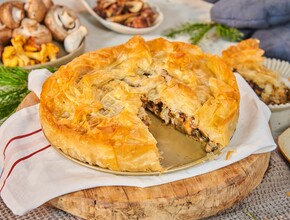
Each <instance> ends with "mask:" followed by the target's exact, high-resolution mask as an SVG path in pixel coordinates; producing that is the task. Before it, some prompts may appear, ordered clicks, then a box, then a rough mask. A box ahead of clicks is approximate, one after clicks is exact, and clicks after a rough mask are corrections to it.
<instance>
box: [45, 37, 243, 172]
mask: <svg viewBox="0 0 290 220" xmlns="http://www.w3.org/2000/svg"><path fill="white" fill-rule="evenodd" d="M149 101H150V103H154V104H155V107H156V106H159V105H157V104H158V103H159V104H160V103H162V105H161V107H160V109H159V110H158V115H159V117H161V118H162V119H163V120H164V121H166V120H167V119H168V118H169V119H168V120H169V124H174V120H177V119H178V118H179V125H180V124H181V130H182V131H183V132H184V133H187V134H188V135H191V136H194V137H196V138H199V139H204V140H205V142H206V143H208V144H213V145H214V147H217V148H219V149H222V148H223V147H225V146H227V144H228V142H229V140H230V138H231V137H232V135H233V133H234V130H235V128H236V125H237V120H238V116H239V101H240V95H239V91H238V87H237V83H236V79H235V77H234V74H233V73H232V72H231V71H230V69H229V68H228V66H227V65H226V64H225V63H224V62H223V61H222V60H221V59H220V58H218V57H217V56H212V55H209V54H204V53H203V52H202V51H201V49H200V48H198V47H197V46H194V45H190V44H186V43H181V42H169V41H167V40H165V39H162V38H158V39H154V40H151V41H147V42H146V41H145V40H144V39H143V38H142V37H140V36H135V37H133V38H131V39H130V40H129V41H128V42H127V43H125V44H122V45H119V46H115V47H109V48H104V49H100V50H97V51H94V52H89V53H86V54H83V55H82V56H80V57H78V58H76V59H74V60H73V61H72V62H70V63H68V64H67V65H65V66H62V67H60V69H59V70H58V71H57V72H56V73H54V74H53V75H52V76H50V77H49V78H48V79H47V80H46V81H45V83H44V85H43V89H42V93H41V97H40V120H41V124H42V128H43V132H44V134H45V135H46V137H47V139H48V140H49V141H50V143H51V144H52V145H53V146H55V147H57V148H59V149H61V150H62V151H63V152H64V153H65V154H67V155H69V156H71V157H73V158H76V159H77V160H80V161H83V162H86V163H89V164H92V165H98V166H100V167H103V168H108V169H111V170H118V171H162V170H163V167H162V166H161V165H160V155H159V152H158V149H157V147H156V143H157V142H156V140H155V138H154V137H153V136H152V134H151V133H150V132H149V130H148V127H147V126H146V123H144V122H146V121H147V122H148V118H147V117H146V112H145V110H144V107H146V105H147V104H148V103H149ZM172 115H174V117H173V116H172ZM171 120H172V121H171ZM180 121H181V122H180ZM167 123H168V122H167ZM194 131H195V132H196V131H198V132H199V134H201V135H197V136H195V135H193V133H194ZM180 147H181V148H182V146H180Z"/></svg>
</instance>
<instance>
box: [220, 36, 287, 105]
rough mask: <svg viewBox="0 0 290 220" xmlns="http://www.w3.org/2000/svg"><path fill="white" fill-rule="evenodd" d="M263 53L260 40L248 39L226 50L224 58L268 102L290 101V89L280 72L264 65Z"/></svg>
mask: <svg viewBox="0 0 290 220" xmlns="http://www.w3.org/2000/svg"><path fill="white" fill-rule="evenodd" d="M263 54H264V51H263V50H262V49H260V48H259V41H258V40H256V39H247V40H244V41H241V42H240V43H238V44H237V45H236V46H231V47H229V48H228V49H226V50H224V51H223V52H222V58H223V60H224V61H225V62H226V63H228V65H230V66H231V67H232V69H233V70H234V71H237V72H238V73H239V74H241V75H242V77H243V78H244V79H245V80H246V81H247V82H248V83H249V85H250V86H251V87H252V89H253V90H254V91H255V92H256V94H257V95H258V96H259V97H260V98H261V100H262V101H263V102H265V103H266V104H285V103H288V102H290V89H289V88H288V87H287V86H286V85H285V83H284V82H283V79H282V77H281V75H280V74H279V73H277V72H274V71H272V70H271V69H268V68H266V67H265V66H264V65H263V62H264V59H265V58H264V57H263Z"/></svg>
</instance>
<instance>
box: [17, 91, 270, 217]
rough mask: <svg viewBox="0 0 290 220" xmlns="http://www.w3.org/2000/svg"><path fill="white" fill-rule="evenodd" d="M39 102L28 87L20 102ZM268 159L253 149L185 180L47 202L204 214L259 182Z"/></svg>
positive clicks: (79, 211) (67, 207)
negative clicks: (232, 160)
mask: <svg viewBox="0 0 290 220" xmlns="http://www.w3.org/2000/svg"><path fill="white" fill-rule="evenodd" d="M37 102H38V99H37V97H36V96H35V95H34V94H33V93H30V94H29V95H28V96H27V97H26V98H25V99H24V100H23V102H22V104H21V107H20V108H23V107H27V106H30V105H33V104H36V103H37ZM269 160H270V153H264V154H257V155H251V156H249V157H247V158H245V159H243V160H241V161H239V162H236V163H234V164H232V165H230V166H227V167H224V168H221V169H218V170H215V171H213V172H210V173H206V174H203V175H199V176H196V177H191V178H187V179H184V180H179V181H175V182H171V183H167V184H163V185H159V186H153V187H147V188H139V187H129V186H110V187H96V188H92V189H87V190H81V191H78V192H74V193H70V194H66V195H63V196H60V197H57V198H55V199H52V200H50V201H49V202H48V203H47V204H49V205H52V206H54V207H56V208H59V209H61V210H64V211H66V212H68V213H71V214H73V215H75V216H78V217H82V218H85V219H156V220H157V219H158V220H162V219H166V220H169V219H196V218H204V217H208V216H211V215H214V214H216V213H218V212H220V211H222V210H224V209H227V208H229V207H231V206H232V205H233V204H235V203H237V202H239V201H241V200H242V199H243V198H245V197H246V196H247V195H248V194H249V193H250V192H251V191H252V190H253V189H255V188H256V187H257V186H258V185H259V184H260V183H261V181H262V179H263V176H264V174H265V172H266V170H267V168H268V165H269ZM148 178H150V177H148Z"/></svg>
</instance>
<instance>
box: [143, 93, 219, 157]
mask: <svg viewBox="0 0 290 220" xmlns="http://www.w3.org/2000/svg"><path fill="white" fill-rule="evenodd" d="M141 99H142V102H143V106H144V108H146V109H148V110H149V111H151V112H153V113H154V114H155V115H156V116H158V117H159V118H160V119H162V121H163V122H164V123H165V124H166V125H169V124H171V125H173V126H174V128H175V129H177V130H178V131H180V132H182V133H185V134H187V135H189V136H190V137H193V138H194V139H195V140H197V141H199V142H200V143H202V145H203V146H204V147H205V151H206V152H207V153H209V152H212V151H214V150H215V149H218V145H217V144H215V143H214V142H212V141H210V140H209V138H208V137H207V136H206V135H205V134H203V133H202V132H201V131H200V130H199V129H198V128H197V127H196V126H195V120H194V117H191V116H187V115H186V114H185V113H183V112H174V111H172V110H170V109H169V108H168V106H166V105H165V104H164V103H162V102H161V101H157V102H153V101H151V100H148V99H147V98H146V97H142V98H141ZM145 124H147V123H145Z"/></svg>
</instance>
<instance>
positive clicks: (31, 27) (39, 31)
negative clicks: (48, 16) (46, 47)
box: [12, 18, 52, 45]
mask: <svg viewBox="0 0 290 220" xmlns="http://www.w3.org/2000/svg"><path fill="white" fill-rule="evenodd" d="M18 35H22V36H24V37H26V38H29V37H33V38H34V41H35V43H36V44H38V45H41V44H45V43H49V42H51V41H52V34H51V32H50V31H49V29H48V28H47V27H45V26H44V25H41V24H40V23H38V22H37V21H36V20H33V19H30V18H24V19H23V20H22V22H21V26H20V27H19V28H17V29H14V30H13V32H12V37H16V36H18Z"/></svg>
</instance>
